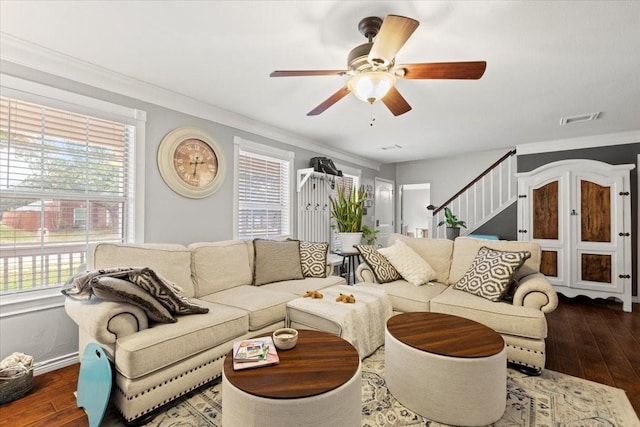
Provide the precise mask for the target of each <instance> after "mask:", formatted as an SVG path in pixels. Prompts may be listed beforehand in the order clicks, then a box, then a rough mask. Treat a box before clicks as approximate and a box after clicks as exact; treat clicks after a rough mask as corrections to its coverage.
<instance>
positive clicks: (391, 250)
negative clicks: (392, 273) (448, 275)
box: [378, 240, 437, 286]
mask: <svg viewBox="0 0 640 427" xmlns="http://www.w3.org/2000/svg"><path fill="white" fill-rule="evenodd" d="M378 252H379V253H381V254H382V255H383V256H384V257H385V258H386V259H387V260H389V262H390V263H391V265H393V267H394V268H395V269H396V270H397V271H398V273H400V275H401V276H402V278H403V279H405V280H406V281H407V282H409V283H411V284H413V285H415V286H420V285H424V284H425V283H428V282H430V281H431V280H435V279H436V278H437V275H436V272H435V271H434V270H433V268H431V266H430V265H429V263H428V262H427V261H426V260H425V259H424V258H422V257H421V256H420V255H418V254H417V253H416V252H415V251H414V250H413V249H411V248H410V247H409V246H407V245H406V244H405V243H404V242H403V241H402V240H396V241H395V243H394V244H393V245H392V246H389V247H387V248H380V249H378Z"/></svg>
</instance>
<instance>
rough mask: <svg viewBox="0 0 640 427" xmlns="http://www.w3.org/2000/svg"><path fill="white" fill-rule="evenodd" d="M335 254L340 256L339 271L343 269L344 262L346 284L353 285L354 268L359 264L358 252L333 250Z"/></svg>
mask: <svg viewBox="0 0 640 427" xmlns="http://www.w3.org/2000/svg"><path fill="white" fill-rule="evenodd" d="M334 253H335V254H336V255H339V256H341V257H342V265H341V271H342V270H344V269H345V264H346V277H345V279H347V285H353V284H355V283H356V269H357V268H358V265H359V264H360V252H334Z"/></svg>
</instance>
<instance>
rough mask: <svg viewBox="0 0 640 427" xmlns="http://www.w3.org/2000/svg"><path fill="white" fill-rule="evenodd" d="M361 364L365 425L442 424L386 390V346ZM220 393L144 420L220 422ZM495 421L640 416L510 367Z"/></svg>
mask: <svg viewBox="0 0 640 427" xmlns="http://www.w3.org/2000/svg"><path fill="white" fill-rule="evenodd" d="M362 364H363V366H362V426H363V427H386V426H405V427H414V426H415V427H418V426H430V427H437V426H443V424H440V423H437V422H434V421H430V420H428V419H425V418H423V417H421V416H420V415H417V414H415V413H413V412H411V411H410V410H408V409H406V408H405V407H403V406H402V405H401V404H400V403H399V402H398V401H397V400H396V399H394V397H393V396H392V395H391V394H390V393H389V391H388V390H387V387H386V384H385V381H384V347H382V348H380V349H378V350H377V351H376V352H375V353H374V354H372V355H371V356H369V357H368V358H366V359H365V360H364V361H363V362H362ZM222 398H223V396H222V384H221V383H220V381H216V382H215V383H213V384H212V385H210V386H208V387H205V388H201V389H199V390H196V391H194V392H192V393H190V394H188V395H185V396H184V397H182V398H181V399H180V400H179V401H178V403H177V404H175V405H172V406H170V407H169V408H167V409H166V410H165V411H164V412H161V413H159V414H158V415H157V416H156V417H155V418H154V419H153V420H152V421H150V422H149V423H148V424H146V425H147V426H151V427H221V426H222V420H221V418H222V417H221V414H222ZM452 398H453V399H455V396H452ZM102 425H103V426H108V427H116V426H118V427H119V426H123V425H124V424H123V423H121V422H120V421H118V420H117V416H116V415H115V414H114V413H113V412H112V411H110V412H109V413H108V414H107V415H106V417H105V420H104V421H103V423H102ZM493 425H494V426H500V427H502V426H530V427H534V426H537V427H551V426H562V427H564V426H566V427H570V426H572V427H573V426H575V427H577V426H617V427H638V426H639V425H640V421H639V420H638V416H637V415H636V413H635V412H634V410H633V407H632V406H631V403H630V402H629V399H627V396H626V394H625V393H624V390H621V389H618V388H614V387H609V386H606V385H603V384H598V383H594V382H591V381H586V380H583V379H580V378H576V377H572V376H569V375H565V374H561V373H558V372H554V371H550V370H548V369H547V370H545V371H544V372H543V374H542V375H541V376H539V377H531V376H527V375H524V374H522V373H520V372H518V371H515V370H512V369H508V370H507V406H506V411H505V413H504V416H503V417H502V418H501V419H500V420H499V421H498V422H497V423H495V424H493ZM274 427H275V426H274ZM336 427H338V426H336Z"/></svg>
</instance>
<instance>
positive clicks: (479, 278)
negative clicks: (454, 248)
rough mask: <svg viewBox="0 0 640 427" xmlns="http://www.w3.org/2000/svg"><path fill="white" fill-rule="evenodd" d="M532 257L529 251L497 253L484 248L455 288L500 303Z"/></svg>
mask: <svg viewBox="0 0 640 427" xmlns="http://www.w3.org/2000/svg"><path fill="white" fill-rule="evenodd" d="M530 256H531V252H529V251H518V252H510V251H497V250H494V249H489V248H487V247H485V246H483V247H482V248H480V250H479V251H478V254H477V255H476V257H475V259H474V260H473V263H472V264H471V267H469V270H467V272H466V273H465V275H464V276H462V279H460V280H459V281H458V282H457V283H456V284H455V285H453V288H454V289H458V290H460V291H465V292H469V293H471V294H474V295H477V296H479V297H482V298H486V299H488V300H489V301H499V300H501V299H502V298H503V297H504V296H505V295H506V293H507V290H508V289H509V284H510V283H511V280H512V279H513V276H514V274H515V273H516V271H518V269H519V268H520V267H521V266H522V264H523V263H524V262H525V261H526V260H527V259H528V258H529V257H530Z"/></svg>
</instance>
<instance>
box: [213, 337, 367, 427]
mask: <svg viewBox="0 0 640 427" xmlns="http://www.w3.org/2000/svg"><path fill="white" fill-rule="evenodd" d="M298 334H299V335H298V344H297V345H296V346H295V347H294V348H292V349H291V350H278V356H279V358H280V363H279V364H278V365H273V366H266V367H261V368H254V369H244V370H240V371H234V370H233V358H232V355H231V352H229V353H228V354H227V356H226V359H225V361H224V367H223V371H222V417H223V422H224V426H225V427H234V426H243V427H245V426H275V425H277V426H292V427H293V426H300V425H305V426H327V425H340V426H354V427H356V426H358V427H359V426H360V425H361V422H362V398H361V393H362V388H361V387H362V386H361V372H360V369H361V367H360V357H359V356H358V352H357V351H356V349H355V348H354V347H353V346H352V345H351V344H349V343H348V342H347V341H345V340H343V339H342V338H340V337H337V336H335V335H333V334H329V333H327V332H319V331H310V330H299V331H298ZM263 336H264V335H263Z"/></svg>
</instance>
